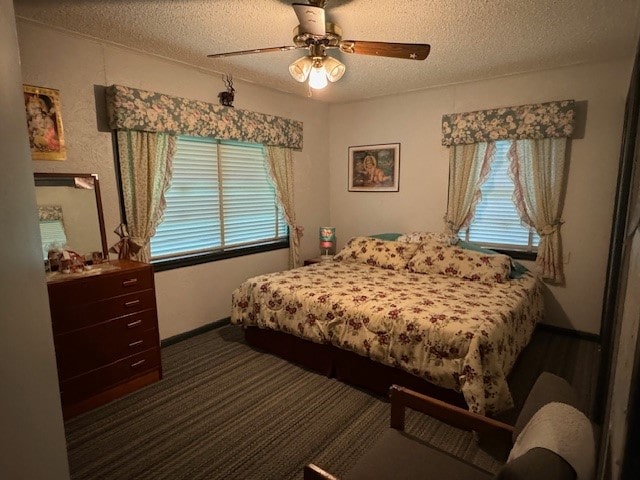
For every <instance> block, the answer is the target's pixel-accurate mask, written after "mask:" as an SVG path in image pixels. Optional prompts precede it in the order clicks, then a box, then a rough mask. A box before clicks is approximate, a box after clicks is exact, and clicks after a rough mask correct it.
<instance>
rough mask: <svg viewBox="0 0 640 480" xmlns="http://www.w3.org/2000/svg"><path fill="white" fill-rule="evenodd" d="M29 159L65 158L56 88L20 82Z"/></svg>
mask: <svg viewBox="0 0 640 480" xmlns="http://www.w3.org/2000/svg"><path fill="white" fill-rule="evenodd" d="M23 95H24V107H25V110H26V113H27V130H28V132H29V148H30V149H31V159H32V160H66V159H67V150H66V146H65V140H64V128H63V126H62V109H61V107H60V92H59V91H58V90H55V89H53V88H45V87H36V86H33V85H23Z"/></svg>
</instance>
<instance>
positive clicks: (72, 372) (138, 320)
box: [54, 310, 160, 380]
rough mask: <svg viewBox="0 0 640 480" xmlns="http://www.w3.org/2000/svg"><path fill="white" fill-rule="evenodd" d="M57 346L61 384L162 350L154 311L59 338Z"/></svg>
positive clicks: (66, 334)
mask: <svg viewBox="0 0 640 480" xmlns="http://www.w3.org/2000/svg"><path fill="white" fill-rule="evenodd" d="M129 325H134V326H132V327H129ZM145 325H147V326H148V327H149V328H146V329H145V328H144V326H145ZM54 342H55V346H56V359H57V363H58V377H59V379H60V380H68V379H70V378H73V377H76V376H78V375H81V374H83V373H86V372H88V371H90V370H95V369H96V368H99V367H102V366H104V365H108V364H110V363H113V362H115V361H118V360H120V359H122V358H125V357H129V356H131V355H133V354H136V353H140V352H142V351H144V350H147V349H149V348H159V346H160V342H159V340H158V330H157V329H156V327H155V311H154V310H148V311H146V312H142V313H140V314H136V315H133V316H127V317H123V318H119V319H116V320H112V321H110V322H103V323H100V324H98V325H95V326H93V327H89V328H82V329H80V330H73V331H72V332H69V333H65V334H62V335H56V336H55V337H54Z"/></svg>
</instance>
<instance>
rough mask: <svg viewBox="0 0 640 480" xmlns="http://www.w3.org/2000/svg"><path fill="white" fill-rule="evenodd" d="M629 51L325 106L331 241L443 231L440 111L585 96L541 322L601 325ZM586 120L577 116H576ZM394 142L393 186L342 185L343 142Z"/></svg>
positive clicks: (444, 167)
mask: <svg viewBox="0 0 640 480" xmlns="http://www.w3.org/2000/svg"><path fill="white" fill-rule="evenodd" d="M631 64H632V61H631V59H629V60H626V61H615V62H610V63H603V64H592V65H583V66H574V67H567V68H562V69H557V70H550V71H545V72H538V73H530V74H523V75H514V76H511V77H505V78H500V79H494V80H487V81H481V82H474V83H466V84H460V85H454V86H450V87H443V88H434V89H429V90H424V91H421V92H415V93H409V94H404V95H397V96H393V97H385V98H380V99H374V100H368V101H363V102H356V103H350V104H343V105H335V106H332V107H331V109H330V122H331V126H330V135H329V139H330V141H329V144H330V169H331V170H330V199H331V203H330V212H331V224H332V225H334V226H335V227H337V234H338V237H339V238H338V244H339V246H342V245H344V242H346V241H347V240H348V239H349V238H350V237H352V236H354V235H361V234H370V233H381V232H404V231H412V230H433V231H441V230H442V226H443V216H444V213H445V210H446V202H447V182H448V171H449V168H448V150H447V149H446V148H445V147H443V146H442V145H441V143H440V139H441V137H440V135H441V118H442V115H443V114H446V113H453V112H465V111H473V110H481V109H486V108H494V107H500V106H509V105H521V104H526V103H537V102H544V101H551V100H561V99H568V98H571V99H575V100H576V101H578V102H587V114H586V126H585V127H584V129H583V128H579V130H584V135H583V138H574V139H573V140H572V142H571V157H570V163H569V177H568V184H567V193H566V198H565V207H564V212H563V219H564V220H565V224H564V225H563V227H562V238H563V246H564V262H565V274H566V285H565V286H562V287H548V288H547V294H546V301H547V316H546V319H545V322H546V323H549V324H553V325H556V326H560V327H564V328H574V329H577V330H580V331H584V332H589V333H599V330H600V317H601V311H602V296H603V291H604V282H605V273H606V264H607V258H608V253H609V236H610V231H611V221H612V211H613V202H614V192H615V186H616V178H617V172H618V158H619V150H620V139H621V132H622V123H623V117H624V104H625V97H626V92H627V87H628V84H629V78H630V73H631ZM583 122H584V119H583ZM394 142H399V143H401V160H400V191H399V192H398V193H353V192H348V191H347V149H348V147H349V146H353V145H369V144H378V143H394Z"/></svg>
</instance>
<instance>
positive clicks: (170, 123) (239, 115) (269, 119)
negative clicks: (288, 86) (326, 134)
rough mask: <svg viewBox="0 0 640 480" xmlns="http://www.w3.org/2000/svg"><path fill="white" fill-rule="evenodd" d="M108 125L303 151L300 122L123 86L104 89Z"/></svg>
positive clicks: (114, 127) (117, 127)
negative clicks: (105, 92) (105, 90)
mask: <svg viewBox="0 0 640 480" xmlns="http://www.w3.org/2000/svg"><path fill="white" fill-rule="evenodd" d="M107 112H108V115H109V126H110V127H111V128H112V129H114V130H142V131H147V132H165V133H173V134H176V135H194V136H199V137H215V138H221V139H227V140H239V141H243V142H255V143H262V144H264V145H276V146H281V147H289V148H295V149H301V148H302V122H299V121H296V120H290V119H288V118H283V117H277V116H275V115H267V114H264V113H256V112H251V111H249V110H240V109H237V108H231V107H224V106H221V105H214V104H212V103H207V102H202V101H199V100H189V99H186V98H181V97H172V96H171V95H164V94H161V93H155V92H148V91H145V90H138V89H136V88H130V87H124V86H122V85H111V86H110V87H108V88H107Z"/></svg>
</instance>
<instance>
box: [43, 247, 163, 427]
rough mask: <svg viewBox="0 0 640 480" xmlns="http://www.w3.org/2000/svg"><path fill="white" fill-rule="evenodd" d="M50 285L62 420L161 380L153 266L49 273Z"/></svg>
mask: <svg viewBox="0 0 640 480" xmlns="http://www.w3.org/2000/svg"><path fill="white" fill-rule="evenodd" d="M47 287H48V290H49V304H50V308H51V321H52V323H53V338H54V343H55V350H56V361H57V365H58V380H59V383H60V396H61V399H62V411H63V415H64V417H65V418H70V417H72V416H74V415H77V414H79V413H82V412H84V411H87V410H90V409H92V408H95V407H97V406H99V405H102V404H104V403H107V402H109V401H111V400H113V399H115V398H118V397H121V396H123V395H125V394H127V393H129V392H132V391H134V390H136V389H138V388H141V387H143V386H145V385H148V384H150V383H153V382H155V381H157V380H159V379H160V378H162V365H161V361H160V340H159V335H158V317H157V312H156V297H155V287H154V280H153V270H152V268H151V266H150V265H148V264H145V263H139V262H133V261H129V260H116V261H111V262H108V263H103V264H98V265H95V266H93V267H92V268H91V269H90V270H87V271H85V272H82V273H71V274H62V273H57V272H55V273H50V274H48V275H47Z"/></svg>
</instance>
